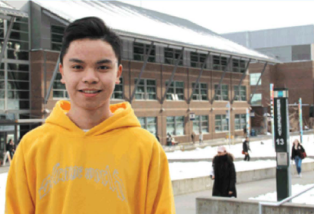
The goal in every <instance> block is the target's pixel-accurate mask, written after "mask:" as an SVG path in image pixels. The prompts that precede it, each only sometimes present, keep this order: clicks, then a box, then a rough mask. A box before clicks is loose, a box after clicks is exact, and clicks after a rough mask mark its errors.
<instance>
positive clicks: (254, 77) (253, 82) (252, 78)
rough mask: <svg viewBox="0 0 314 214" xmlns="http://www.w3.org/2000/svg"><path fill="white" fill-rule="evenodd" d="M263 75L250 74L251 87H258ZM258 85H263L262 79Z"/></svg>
mask: <svg viewBox="0 0 314 214" xmlns="http://www.w3.org/2000/svg"><path fill="white" fill-rule="evenodd" d="M260 76H261V73H255V74H250V85H256V84H257V81H258V79H259V78H260ZM258 85H262V79H261V80H260V81H259V83H258Z"/></svg>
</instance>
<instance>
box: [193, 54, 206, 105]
mask: <svg viewBox="0 0 314 214" xmlns="http://www.w3.org/2000/svg"><path fill="white" fill-rule="evenodd" d="M209 56H210V52H208V54H207V57H206V59H205V62H204V63H203V65H202V68H201V72H200V74H199V75H198V77H197V80H196V83H195V85H194V87H193V89H192V94H191V96H190V98H189V100H188V103H189V104H190V102H191V100H192V98H193V94H194V91H195V89H196V87H197V86H198V83H199V81H200V78H201V76H202V74H203V71H204V67H205V65H206V62H207V60H208V59H209Z"/></svg>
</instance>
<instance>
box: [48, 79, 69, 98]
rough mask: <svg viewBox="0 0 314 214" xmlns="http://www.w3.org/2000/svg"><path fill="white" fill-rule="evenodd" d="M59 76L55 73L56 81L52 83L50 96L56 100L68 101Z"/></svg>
mask: <svg viewBox="0 0 314 214" xmlns="http://www.w3.org/2000/svg"><path fill="white" fill-rule="evenodd" d="M61 78H62V76H61V74H60V73H57V76H56V79H55V81H54V82H53V89H52V96H53V98H57V99H69V95H68V92H67V90H66V89H65V84H63V83H61Z"/></svg>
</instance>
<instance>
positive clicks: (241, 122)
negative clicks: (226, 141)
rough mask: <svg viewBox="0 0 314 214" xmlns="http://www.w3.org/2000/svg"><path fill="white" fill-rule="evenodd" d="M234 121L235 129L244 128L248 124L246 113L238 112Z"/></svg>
mask: <svg viewBox="0 0 314 214" xmlns="http://www.w3.org/2000/svg"><path fill="white" fill-rule="evenodd" d="M234 123H235V130H242V129H243V128H244V127H245V126H246V114H236V115H235V119H234Z"/></svg>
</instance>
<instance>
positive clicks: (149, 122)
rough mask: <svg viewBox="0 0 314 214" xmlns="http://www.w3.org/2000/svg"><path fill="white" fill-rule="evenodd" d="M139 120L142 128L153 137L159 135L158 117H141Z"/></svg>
mask: <svg viewBox="0 0 314 214" xmlns="http://www.w3.org/2000/svg"><path fill="white" fill-rule="evenodd" d="M138 120H139V121H140V124H141V126H142V128H144V129H146V130H147V131H149V132H150V133H152V134H153V135H156V134H157V117H139V118H138Z"/></svg>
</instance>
